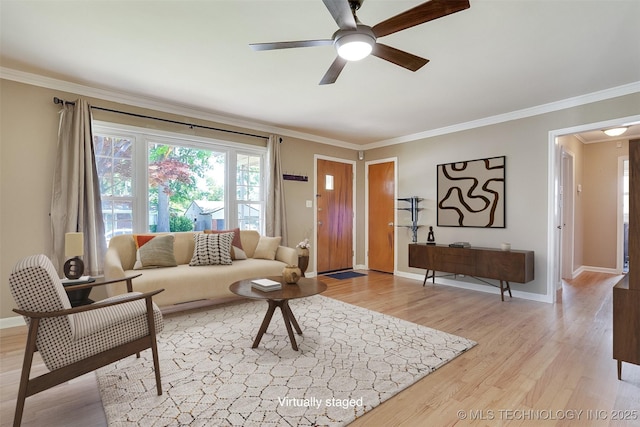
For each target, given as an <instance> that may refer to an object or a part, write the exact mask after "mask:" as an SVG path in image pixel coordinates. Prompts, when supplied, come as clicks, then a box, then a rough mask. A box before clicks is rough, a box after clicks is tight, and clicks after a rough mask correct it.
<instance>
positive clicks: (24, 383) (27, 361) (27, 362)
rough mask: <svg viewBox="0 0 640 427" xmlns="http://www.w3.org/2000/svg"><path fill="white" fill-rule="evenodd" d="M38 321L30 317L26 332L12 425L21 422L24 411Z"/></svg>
mask: <svg viewBox="0 0 640 427" xmlns="http://www.w3.org/2000/svg"><path fill="white" fill-rule="evenodd" d="M38 323H40V319H37V318H35V319H31V322H30V323H29V333H28V334H27V344H26V346H25V350H24V360H23V362H22V373H21V374H20V387H19V389H18V399H17V401H16V413H15V415H14V417H13V427H19V426H20V424H21V423H22V413H23V411H24V401H25V400H26V399H27V392H28V389H29V374H30V373H31V365H32V364H33V353H35V351H36V338H37V336H38Z"/></svg>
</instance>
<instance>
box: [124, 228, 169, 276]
mask: <svg viewBox="0 0 640 427" xmlns="http://www.w3.org/2000/svg"><path fill="white" fill-rule="evenodd" d="M173 240H174V237H173V234H162V235H158V236H154V237H153V238H151V239H150V240H148V241H147V242H145V243H144V244H143V245H142V246H140V247H139V248H138V251H137V252H136V263H135V265H134V266H133V269H134V270H142V269H145V268H158V267H175V266H177V265H178V263H177V262H176V257H175V255H174V254H173Z"/></svg>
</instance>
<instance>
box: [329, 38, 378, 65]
mask: <svg viewBox="0 0 640 427" xmlns="http://www.w3.org/2000/svg"><path fill="white" fill-rule="evenodd" d="M375 42H376V41H375V39H373V38H372V37H370V36H369V35H368V34H359V33H353V34H347V35H344V36H342V37H340V38H339V39H338V40H336V50H337V51H338V55H339V56H340V57H341V58H343V59H346V60H347V61H359V60H361V59H364V58H366V57H367V56H369V54H370V53H371V51H372V49H373V45H374V43H375Z"/></svg>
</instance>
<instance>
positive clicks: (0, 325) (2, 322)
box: [0, 316, 26, 329]
mask: <svg viewBox="0 0 640 427" xmlns="http://www.w3.org/2000/svg"><path fill="white" fill-rule="evenodd" d="M25 325H26V323H25V322H24V318H23V317H22V316H13V317H7V318H4V319H0V329H6V328H15V327H16V326H25Z"/></svg>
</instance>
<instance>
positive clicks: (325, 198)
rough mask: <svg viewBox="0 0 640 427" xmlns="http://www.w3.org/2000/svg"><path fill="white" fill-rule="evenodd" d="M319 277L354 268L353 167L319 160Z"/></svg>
mask: <svg viewBox="0 0 640 427" xmlns="http://www.w3.org/2000/svg"><path fill="white" fill-rule="evenodd" d="M317 173H318V175H317V177H316V179H317V188H318V194H317V195H316V207H317V209H318V213H317V218H318V224H317V229H318V236H317V245H318V250H317V252H318V253H317V263H318V264H317V265H318V273H323V272H328V271H336V270H346V269H349V268H353V166H352V165H351V164H349V163H341V162H334V161H330V160H324V159H318V166H317Z"/></svg>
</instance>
